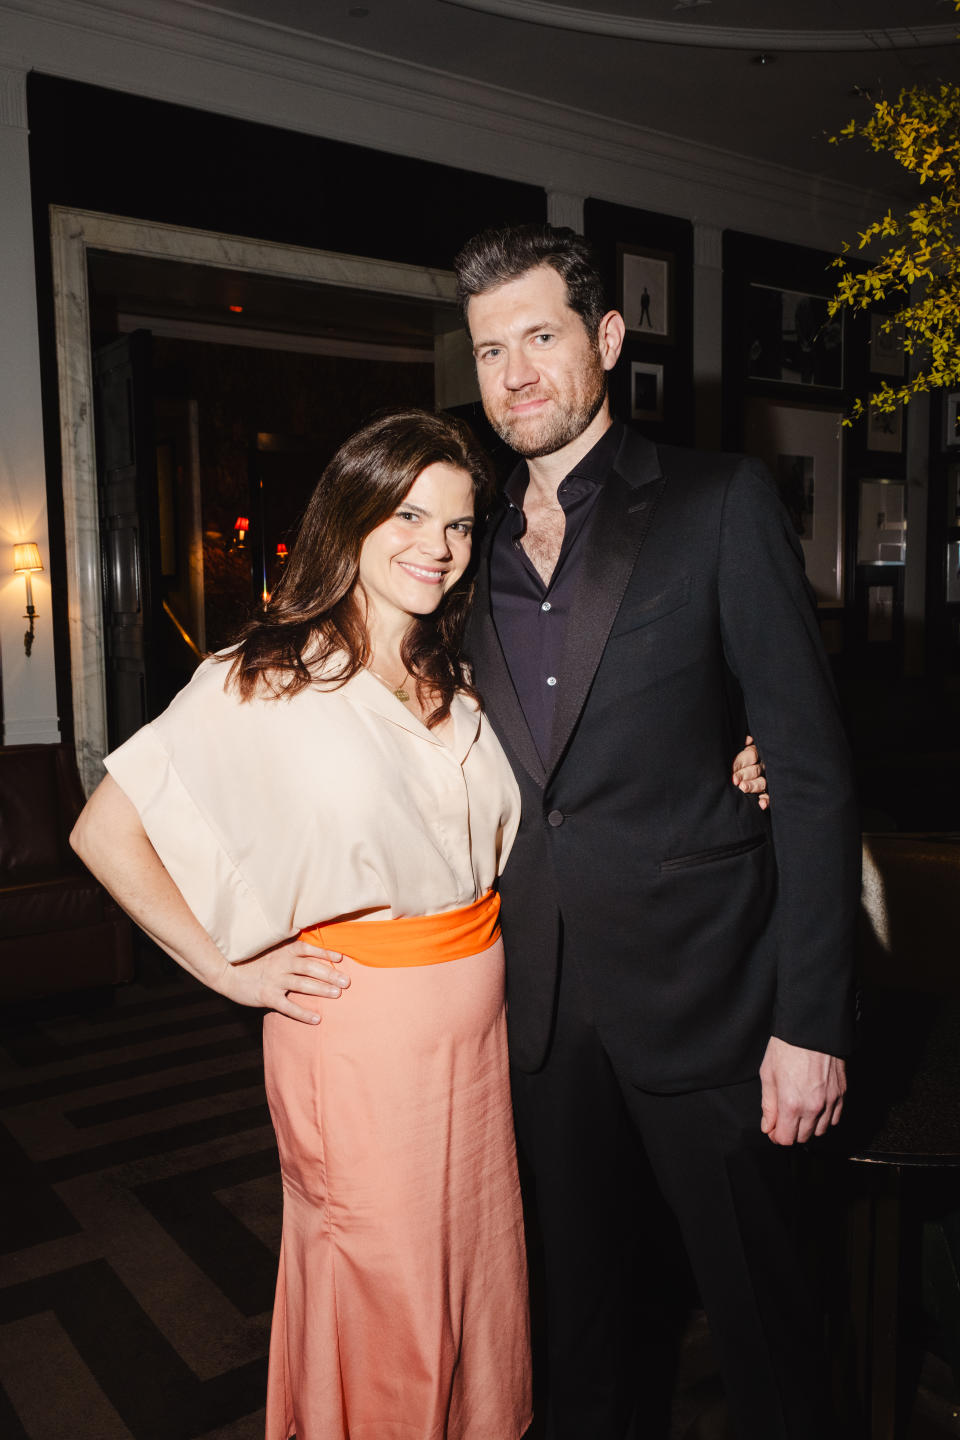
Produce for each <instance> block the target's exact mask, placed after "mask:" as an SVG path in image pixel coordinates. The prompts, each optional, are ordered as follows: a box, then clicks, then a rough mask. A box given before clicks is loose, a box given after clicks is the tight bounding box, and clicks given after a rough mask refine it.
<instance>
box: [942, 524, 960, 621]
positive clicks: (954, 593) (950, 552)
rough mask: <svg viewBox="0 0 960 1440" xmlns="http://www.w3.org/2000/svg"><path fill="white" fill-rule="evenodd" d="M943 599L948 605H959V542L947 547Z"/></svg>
mask: <svg viewBox="0 0 960 1440" xmlns="http://www.w3.org/2000/svg"><path fill="white" fill-rule="evenodd" d="M944 598H945V599H946V602H947V604H948V605H960V540H951V541H950V544H949V545H948V546H947V586H946V592H945V596H944Z"/></svg>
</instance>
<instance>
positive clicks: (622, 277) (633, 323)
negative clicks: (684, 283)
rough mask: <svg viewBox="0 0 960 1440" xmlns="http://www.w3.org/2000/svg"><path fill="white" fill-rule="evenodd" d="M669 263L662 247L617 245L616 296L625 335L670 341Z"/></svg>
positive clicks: (671, 282)
mask: <svg viewBox="0 0 960 1440" xmlns="http://www.w3.org/2000/svg"><path fill="white" fill-rule="evenodd" d="M673 263H674V262H673V256H672V255H670V254H669V253H668V252H667V251H665V250H645V249H640V248H638V247H636V246H633V245H618V246H617V300H618V304H619V307H620V313H621V314H622V315H623V319H624V323H625V325H626V327H627V334H628V335H631V336H634V337H635V338H637V339H643V340H651V341H655V342H656V343H657V344H660V345H664V344H672V343H673V339H674V319H673Z"/></svg>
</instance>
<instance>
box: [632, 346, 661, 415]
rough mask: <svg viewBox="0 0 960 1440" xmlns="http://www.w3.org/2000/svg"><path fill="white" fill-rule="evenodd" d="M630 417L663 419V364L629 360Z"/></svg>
mask: <svg viewBox="0 0 960 1440" xmlns="http://www.w3.org/2000/svg"><path fill="white" fill-rule="evenodd" d="M630 419H631V420H646V421H650V420H662V419H663V366H662V365H657V364H648V363H647V362H646V361H645V360H631V362H630Z"/></svg>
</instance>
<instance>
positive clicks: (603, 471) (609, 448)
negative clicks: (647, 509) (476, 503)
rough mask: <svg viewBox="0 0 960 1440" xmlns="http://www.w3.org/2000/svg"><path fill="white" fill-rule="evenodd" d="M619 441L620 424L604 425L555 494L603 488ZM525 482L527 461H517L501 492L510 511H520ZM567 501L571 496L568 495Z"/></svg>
mask: <svg viewBox="0 0 960 1440" xmlns="http://www.w3.org/2000/svg"><path fill="white" fill-rule="evenodd" d="M622 439H623V421H622V420H614V421H613V423H612V424H611V425H608V426H607V428H606V430H604V432H603V434H602V435H601V436H600V439H599V440H598V441H597V443H596V444H595V445H594V446H593V447H592V448H591V449H590V450H588V451H587V453H586V455H584V456H583V457H582V459H580V460H578V461H577V463H576V465H574V467H573V469H572V470H571V471H570V472H569V473H568V474H567V475H565V476H564V478H563V479H562V480H561V482H560V485H559V487H558V494H559V493H560V492H561V491H565V494H566V495H570V492H571V490H575V492H576V494H578V495H579V494H581V493H584V492H585V491H587V490H589V489H592V488H594V487H596V486H600V485H603V484H604V483H605V481H606V479H607V476H608V475H609V474H610V471H611V470H612V469H613V466H614V462H615V461H616V458H617V452H618V450H619V449H620V442H621V440H622ZM528 480H529V475H528V473H527V462H526V461H525V460H521V462H520V464H519V465H517V466H516V468H515V469H514V470H512V471H511V472H510V476H509V478H508V480H507V483H506V485H505V486H504V489H503V494H504V498H505V499H506V501H507V504H508V505H510V506H511V507H512V508H513V509H514V510H522V509H523V497H524V495H525V494H526V493H527V482H528ZM571 481H573V482H582V483H576V484H575V485H574V486H571V484H570V482H571ZM571 498H573V497H572V496H571Z"/></svg>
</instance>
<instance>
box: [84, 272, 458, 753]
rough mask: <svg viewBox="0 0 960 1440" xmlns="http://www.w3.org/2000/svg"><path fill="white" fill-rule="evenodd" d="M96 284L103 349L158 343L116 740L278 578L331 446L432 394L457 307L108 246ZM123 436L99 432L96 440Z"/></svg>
mask: <svg viewBox="0 0 960 1440" xmlns="http://www.w3.org/2000/svg"><path fill="white" fill-rule="evenodd" d="M90 293H91V329H92V337H91V338H92V343H93V347H94V351H95V353H104V354H107V355H115V354H117V353H119V352H120V351H122V350H125V349H126V348H127V347H129V344H130V340H131V338H132V336H131V332H136V333H137V337H138V339H137V345H138V346H139V348H140V349H142V350H143V351H144V354H149V364H146V363H144V365H143V366H142V367H141V372H140V378H139V380H138V386H139V388H138V391H137V395H138V405H139V410H138V414H139V415H140V422H139V423H140V429H139V431H138V435H139V449H138V451H137V455H136V457H135V461H134V462H131V463H133V467H134V468H133V470H132V471H131V473H130V475H129V476H128V477H127V481H128V489H130V493H131V494H132V495H135V496H136V505H137V506H138V507H139V517H140V521H139V531H140V534H141V536H142V540H143V543H141V544H140V545H139V546H133V548H131V547H130V546H129V545H128V546H127V547H126V549H125V550H124V552H123V555H122V556H120V557H114V558H115V559H116V564H114V565H113V569H114V570H115V571H116V575H115V576H114V579H115V581H116V585H117V586H119V588H120V590H122V591H123V593H124V594H128V595H129V594H136V595H137V596H138V597H139V603H140V606H141V611H142V613H139V614H138V617H137V624H138V626H139V631H138V633H139V634H141V635H143V636H146V637H148V638H149V640H150V643H149V644H141V645H140V647H139V650H138V664H140V666H141V670H140V671H138V675H137V683H138V686H139V689H138V694H139V695H140V696H141V697H142V699H141V703H140V705H139V706H136V707H133V708H131V706H130V705H129V704H127V705H124V706H118V705H116V704H112V706H111V718H110V729H111V735H110V742H111V744H112V745H116V744H118V743H120V742H121V741H122V740H123V739H124V738H126V736H127V735H129V734H130V733H132V731H133V729H135V728H136V727H137V725H138V724H140V723H143V720H144V719H149V718H151V717H152V716H153V715H155V714H157V713H158V712H159V711H160V710H161V709H162V708H163V707H164V706H165V705H166V704H168V703H169V701H170V699H171V698H172V696H173V695H174V694H175V693H176V691H177V690H178V689H180V688H181V687H182V686H183V685H184V684H185V683H186V681H187V680H188V679H189V677H190V675H191V674H192V672H193V670H194V669H195V668H196V666H197V665H198V664H199V662H200V659H201V658H202V656H203V655H204V654H206V653H209V652H210V651H213V650H217V649H221V648H222V647H223V646H224V645H227V644H229V643H230V641H231V639H232V638H233V636H234V635H235V634H236V631H237V628H238V626H239V625H240V624H241V623H242V622H243V620H244V619H245V618H246V617H247V616H248V615H249V614H250V613H251V611H252V610H253V609H254V608H255V607H256V606H257V605H259V604H260V603H261V602H262V599H263V597H264V595H265V594H268V593H269V592H270V590H271V589H272V588H273V586H274V585H275V584H276V582H277V579H278V578H279V575H280V574H281V573H282V567H283V564H284V563H285V553H286V551H285V547H286V550H289V548H290V546H291V544H292V541H293V536H294V535H295V533H296V529H297V525H298V521H299V519H300V516H301V514H302V512H303V508H304V506H305V504H306V502H307V500H308V498H309V496H310V493H311V491H312V489H313V486H314V485H315V483H316V480H317V478H318V477H319V475H320V472H321V471H322V469H323V467H324V465H325V464H326V463H327V461H328V460H329V459H330V457H331V456H332V454H333V453H334V451H335V450H336V448H337V447H338V445H339V444H340V443H341V442H342V441H343V440H344V439H345V438H346V437H347V436H348V435H349V434H350V433H351V432H352V431H354V430H355V429H357V427H358V426H359V425H361V424H362V423H363V422H364V421H365V420H367V419H368V418H369V417H370V416H371V415H372V414H374V413H375V412H376V411H378V410H382V409H385V408H392V407H395V406H402V405H422V406H426V407H429V408H432V407H433V406H434V404H435V396H436V366H437V363H438V362H437V354H438V351H440V350H442V352H443V354H444V355H445V356H446V355H448V354H449V340H450V336H451V333H452V332H454V331H456V330H458V329H459V319H458V317H457V315H456V311H455V310H454V308H453V307H452V306H451V305H449V304H444V303H443V302H440V301H433V300H411V299H405V298H399V297H391V296H383V295H378V294H373V293H368V292H361V291H358V290H346V289H338V288H336V287H332V286H327V285H319V284H314V283H310V282H299V281H290V280H280V279H271V278H269V277H263V276H254V275H250V274H248V273H246V272H231V271H225V270H219V269H214V268H212V267H207V266H200V265H191V264H182V263H178V262H175V261H166V260H144V259H141V258H139V257H135V256H125V255H115V254H96V253H94V254H92V255H91V256H90ZM438 336H439V337H443V340H444V343H443V345H442V346H438V343H437V337H438ZM463 398H465V399H466V398H469V397H468V396H464V397H463ZM102 408H103V407H102V406H101V409H102ZM117 443H119V442H118V441H116V440H115V439H109V440H108V438H107V437H106V435H105V434H104V435H103V436H102V437H101V439H99V440H98V448H99V449H100V450H101V451H103V452H104V453H106V451H105V447H107V446H108V445H109V446H111V447H112V450H116V448H117ZM125 443H126V442H125ZM121 448H123V447H122V446H121ZM127 448H128V449H129V446H128V447H127ZM104 484H105V481H104V480H103V479H102V480H101V491H102V492H103V490H104ZM108 523H112V522H108V521H107V520H105V521H104V524H105V525H107V524H108ZM129 528H130V527H129V526H128V530H129ZM114 549H116V546H114ZM111 573H112V572H111ZM108 664H114V668H115V662H114V661H108ZM134 711H136V713H134Z"/></svg>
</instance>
